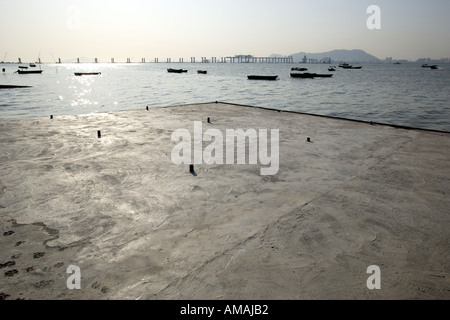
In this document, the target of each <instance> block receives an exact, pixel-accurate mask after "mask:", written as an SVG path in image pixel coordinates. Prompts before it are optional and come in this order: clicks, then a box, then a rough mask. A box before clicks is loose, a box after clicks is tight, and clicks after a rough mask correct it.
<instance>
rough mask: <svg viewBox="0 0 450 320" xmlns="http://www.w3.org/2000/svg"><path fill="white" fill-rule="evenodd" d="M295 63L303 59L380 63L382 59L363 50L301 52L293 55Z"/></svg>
mask: <svg viewBox="0 0 450 320" xmlns="http://www.w3.org/2000/svg"><path fill="white" fill-rule="evenodd" d="M291 56H292V57H293V58H294V62H302V61H303V58H304V57H305V56H306V59H316V60H318V61H321V60H326V59H331V60H332V61H333V62H341V61H342V62H379V61H380V59H378V58H377V57H375V56H373V55H371V54H369V53H367V52H365V51H364V50H361V49H353V50H345V49H342V50H332V51H327V52H320V53H310V52H299V53H294V54H292V55H291Z"/></svg>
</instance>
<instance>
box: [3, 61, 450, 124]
mask: <svg viewBox="0 0 450 320" xmlns="http://www.w3.org/2000/svg"><path fill="white" fill-rule="evenodd" d="M292 67H306V68H308V72H316V73H330V72H329V71H328V67H329V66H328V65H324V64H304V65H301V64H283V63H270V64H266V63H127V64H124V63H114V64H113V63H98V64H94V63H92V64H88V63H80V64H76V63H74V64H42V65H38V66H37V67H36V68H41V69H42V70H44V71H43V73H42V74H29V75H19V74H17V73H15V71H16V70H17V69H18V65H17V64H2V65H0V68H5V69H6V70H5V72H2V74H0V84H2V85H5V84H9V85H26V86H31V88H21V89H1V90H0V120H13V119H23V118H36V117H49V116H50V115H53V116H58V115H69V114H90V113H103V112H109V111H116V110H128V109H141V108H146V107H147V106H148V107H165V106H174V105H182V104H193V103H203V102H213V101H220V102H229V103H236V104H245V105H251V106H257V107H266V108H273V109H281V110H290V111H298V112H306V113H311V114H318V115H327V116H335V117H342V118H349V119H356V120H364V121H373V122H379V123H387V124H393V125H401V126H409V127H417V128H423V129H434V130H442V131H450V65H440V66H439V69H437V70H432V69H429V68H422V67H421V65H420V64H417V63H404V64H401V65H394V64H386V63H379V64H364V65H363V68H362V69H360V70H349V69H341V68H339V67H338V68H336V72H333V77H332V78H314V79H299V78H291V77H290V73H291V72H295V71H291V68H292ZM167 68H176V69H179V68H183V69H186V70H188V72H186V73H181V74H178V73H168V72H167ZM197 70H206V71H207V74H198V73H197ZM74 72H101V75H96V76H75V75H74ZM253 74H254V75H278V77H279V80H277V81H258V80H248V79H247V76H248V75H253Z"/></svg>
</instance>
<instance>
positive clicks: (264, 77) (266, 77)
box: [247, 75, 278, 81]
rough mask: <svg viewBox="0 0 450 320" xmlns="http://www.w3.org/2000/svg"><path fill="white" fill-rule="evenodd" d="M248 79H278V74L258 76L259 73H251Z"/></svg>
mask: <svg viewBox="0 0 450 320" xmlns="http://www.w3.org/2000/svg"><path fill="white" fill-rule="evenodd" d="M247 78H248V80H272V81H273V80H277V79H278V76H257V75H250V76H247Z"/></svg>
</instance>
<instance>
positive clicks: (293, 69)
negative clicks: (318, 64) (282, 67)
mask: <svg viewBox="0 0 450 320" xmlns="http://www.w3.org/2000/svg"><path fill="white" fill-rule="evenodd" d="M291 71H308V68H299V67H295V68H291Z"/></svg>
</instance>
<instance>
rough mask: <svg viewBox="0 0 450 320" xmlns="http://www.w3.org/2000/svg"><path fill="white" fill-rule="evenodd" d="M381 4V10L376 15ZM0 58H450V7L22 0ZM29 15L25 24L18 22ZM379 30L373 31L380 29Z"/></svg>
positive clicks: (353, 1)
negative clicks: (348, 54)
mask: <svg viewBox="0 0 450 320" xmlns="http://www.w3.org/2000/svg"><path fill="white" fill-rule="evenodd" d="M373 4H376V6H377V7H378V8H379V13H378V15H377V13H376V12H375V11H370V10H368V9H369V8H370V7H371V6H372V5H373ZM2 9H3V10H2V12H4V13H5V16H4V18H2V20H1V21H0V26H1V29H2V30H7V32H4V39H2V40H3V41H2V43H1V44H0V50H1V51H0V61H8V62H16V61H17V59H18V58H21V59H22V60H23V61H33V62H35V61H37V60H38V59H39V58H40V59H41V60H42V62H57V61H58V59H59V58H61V59H62V60H69V59H75V58H77V57H79V58H82V57H92V59H94V58H97V59H98V60H99V61H101V62H110V60H111V58H115V59H117V61H126V59H127V58H131V59H132V60H133V61H140V60H141V59H142V58H146V59H149V61H151V60H152V59H154V58H160V59H166V58H171V59H173V60H176V61H178V59H179V58H184V59H189V58H190V57H197V58H200V57H207V58H208V59H210V58H211V57H226V56H234V55H238V54H251V55H254V56H270V55H272V54H280V55H284V56H289V55H293V54H296V53H299V52H302V51H305V52H317V53H319V52H327V51H331V50H336V49H343V48H345V49H347V50H352V49H361V50H364V51H365V52H367V53H369V54H371V55H374V56H375V57H377V58H378V59H380V60H384V59H385V58H387V57H392V58H393V59H394V60H409V61H416V60H418V59H421V58H431V59H436V60H437V59H441V58H447V57H450V35H449V33H448V31H447V30H449V29H450V22H448V20H447V17H446V13H447V12H449V10H450V2H449V1H447V0H434V1H433V2H432V3H431V4H430V3H427V2H425V1H418V0H408V1H406V0H397V1H395V3H392V1H387V0H378V1H376V2H374V3H372V2H368V1H361V0H345V1H340V3H339V4H338V3H336V1H332V0H320V1H316V2H314V3H309V2H306V1H298V0H280V1H277V2H273V1H269V0H259V1H256V0H245V1H237V0H230V1H229V2H227V3H226V4H224V3H222V2H220V1H215V0H210V1H206V0H193V1H191V2H189V3H187V2H185V1H181V0H165V1H161V0H152V1H144V0H129V1H126V2H125V1H121V0H109V1H105V0H90V1H87V0H42V1H39V3H37V2H31V3H30V2H29V1H26V0H16V1H12V2H3V3H2ZM17 17H20V19H17ZM374 21H375V22H378V23H379V29H370V28H369V23H370V22H374Z"/></svg>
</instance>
